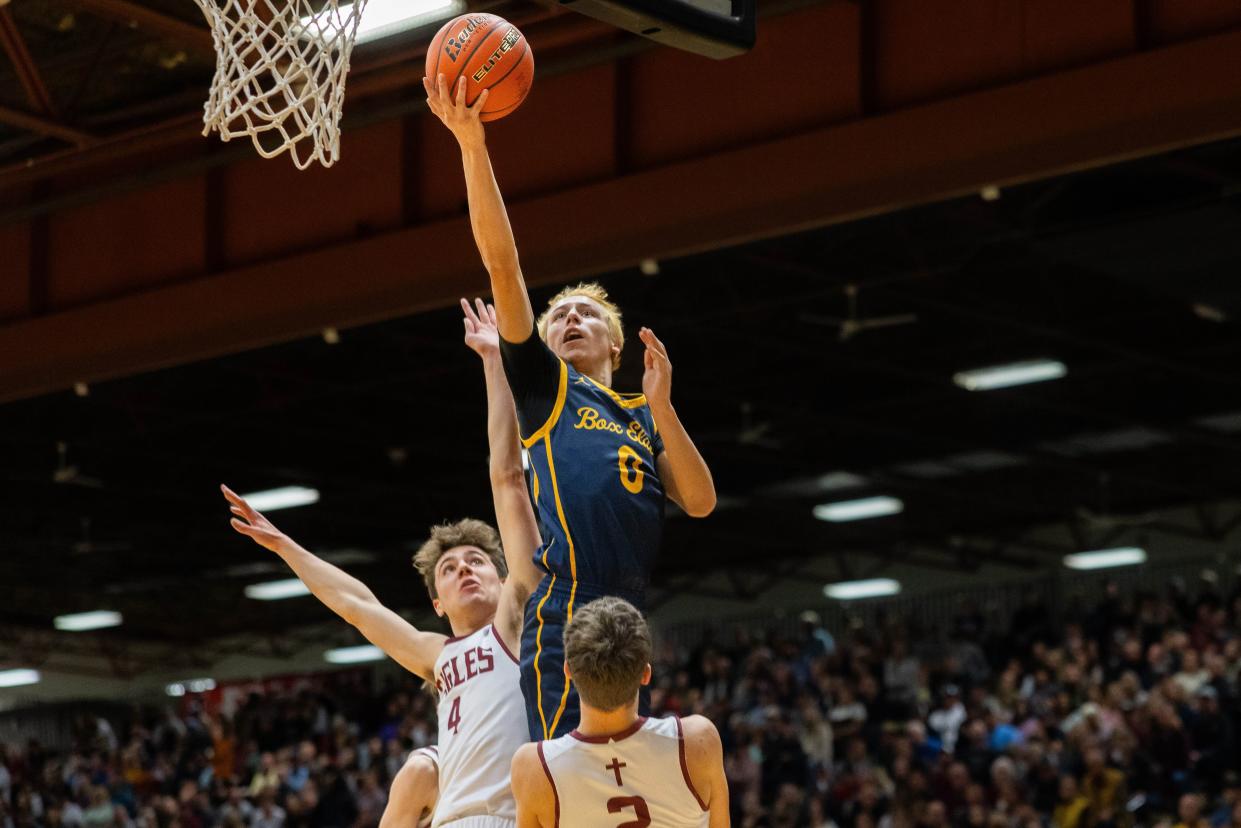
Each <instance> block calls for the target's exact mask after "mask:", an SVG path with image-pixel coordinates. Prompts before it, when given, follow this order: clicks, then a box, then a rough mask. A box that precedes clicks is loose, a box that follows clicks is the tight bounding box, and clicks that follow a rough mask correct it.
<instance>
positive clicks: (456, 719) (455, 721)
mask: <svg viewBox="0 0 1241 828" xmlns="http://www.w3.org/2000/svg"><path fill="white" fill-rule="evenodd" d="M460 725H461V698H460V697H457V698H455V699H453V700H452V709H451V710H449V711H448V729H449V730H451V731H452V734H453V735H454V736H456V735H457V728H458V727H459V726H460Z"/></svg>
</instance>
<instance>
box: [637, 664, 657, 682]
mask: <svg viewBox="0 0 1241 828" xmlns="http://www.w3.org/2000/svg"><path fill="white" fill-rule="evenodd" d="M653 672H654V671H653V670H651V665H650V664H647V665H646V667H644V668H643V670H642V681H640V682H639V684H642V685H647V684H650V683H651V674H652V673H653Z"/></svg>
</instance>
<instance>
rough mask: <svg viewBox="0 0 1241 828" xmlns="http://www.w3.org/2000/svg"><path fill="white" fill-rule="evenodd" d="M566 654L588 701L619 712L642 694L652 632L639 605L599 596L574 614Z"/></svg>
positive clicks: (567, 630) (568, 628)
mask: <svg viewBox="0 0 1241 828" xmlns="http://www.w3.org/2000/svg"><path fill="white" fill-rule="evenodd" d="M564 653H565V661H567V662H568V664H569V672H570V673H571V674H572V677H573V682H574V684H576V685H577V693H578V695H579V696H581V698H582V701H584V702H586V703H587V704H589V705H590V706H591V707H595V708H598V709H599V710H615V709H616V708H618V707H622V706H624V705H626V704H630V703H631V702H632V701H633V700H634V696H635V695H636V694H637V692H638V686H639V685H640V684H641V683H642V674H643V672H645V670H646V665H647V664H649V663H650V662H651V631H650V629H648V628H647V626H646V619H644V618H643V617H642V613H640V612H638V610H637V608H636V607H634V605H633V604H631V603H629V602H628V601H626V600H624V599H623V598H612V597H609V598H599V599H597V600H594V601H591V602H590V603H589V604H587V605H586V606H584V607H582V608H581V609H579V610H578V611H577V612H575V613H573V618H572V620H570V621H569V623H568V625H567V626H566V627H565V630H564Z"/></svg>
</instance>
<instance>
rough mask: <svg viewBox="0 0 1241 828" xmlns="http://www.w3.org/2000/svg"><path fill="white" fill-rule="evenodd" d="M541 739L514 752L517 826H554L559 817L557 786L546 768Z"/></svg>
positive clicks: (535, 827) (529, 827)
mask: <svg viewBox="0 0 1241 828" xmlns="http://www.w3.org/2000/svg"><path fill="white" fill-rule="evenodd" d="M538 748H539V745H538V743H531V744H525V745H522V746H521V747H520V748H518V749H517V753H516V754H515V755H514V756H513V798H514V799H516V800H517V828H553V826H555V825H556V824H557V823H558V822H559V820H558V819H557V817H558V816H559V812H560V803H559V802H557V801H556V789H555V788H554V787H553V786H552V781H551V779H549V778H548V776H547V772H546V771H545V770H544V769H543V761H542V760H541V759H540V758H539V752H538Z"/></svg>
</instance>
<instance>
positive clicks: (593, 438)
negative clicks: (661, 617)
mask: <svg viewBox="0 0 1241 828" xmlns="http://www.w3.org/2000/svg"><path fill="white" fill-rule="evenodd" d="M558 362H559V369H560V378H559V380H558V387H557V390H556V397H555V403H554V405H553V407H552V410H551V414H550V415H549V416H548V417H547V420H546V421H545V422H544V423H543V424H542V425H541V426H540V427H539V428H537V429H536V430H534V431H533V433H530V434H526V433H523V434H522V444H523V445H524V446H525V447H526V450H527V451H528V453H529V456H530V471H531V489H532V493H533V495H534V502H535V508H536V511H537V512H538V515H539V523H540V528H541V530H542V532H543V546H542V548H541V549H539V551H538V564H539V566H541V567H542V568H543V569H544V570H545V571H546V572H547V573H548V574H550V575H553V576H555V577H556V579H557V580H558V581H562V582H570V583H573V584H577V585H578V588H579V589H581V590H583V591H584V593H585V594H589V595H591V596H592V597H599V596H602V595H619V596H621V597H624V598H628V599H629V600H631V601H635V602H638V603H641V601H642V598H643V595H644V594H645V591H646V584H647V580H648V578H649V575H650V571H651V567H652V566H653V565H654V563H655V556H656V553H657V552H658V551H659V541H660V536H661V534H662V528H663V517H664V487H663V483H662V482H661V481H660V479H659V472H658V471H657V470H656V466H655V458H656V457H658V456H659V454H660V452H661V451H663V444H662V442H661V440H660V438H659V434H658V432H657V431H656V429H655V421H654V418H653V417H652V416H651V410H650V408H649V407H648V406H647V404H646V398H645V397H644V396H642V395H641V394H628V395H627V394H618V393H617V392H615V391H613V390H612V389H610V388H608V387H606V386H603V385H600V384H599V383H597V382H595V381H594V380H593V379H591V378H590V377H588V376H586V375H585V374H580V373H578V372H577V370H575V369H574V368H573V366H571V365H569V364H567V363H565V362H563V361H560V360H558ZM523 431H524V430H523Z"/></svg>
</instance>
